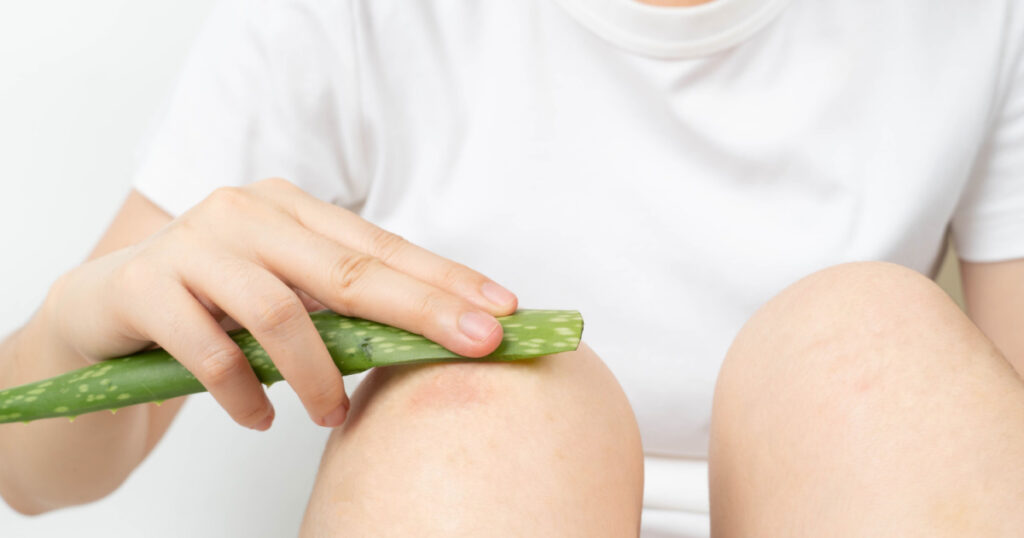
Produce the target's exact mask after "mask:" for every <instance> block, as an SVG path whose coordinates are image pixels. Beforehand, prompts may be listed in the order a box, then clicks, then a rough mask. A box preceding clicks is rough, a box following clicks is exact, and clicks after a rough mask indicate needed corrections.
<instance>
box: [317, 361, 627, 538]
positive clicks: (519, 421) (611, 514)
mask: <svg viewBox="0 0 1024 538" xmlns="http://www.w3.org/2000/svg"><path fill="white" fill-rule="evenodd" d="M352 404H353V408H352V410H353V411H352V414H351V416H350V418H349V420H348V422H347V423H346V424H345V425H344V426H343V427H341V428H339V429H337V430H336V431H335V432H334V433H333V434H332V436H331V438H330V441H329V442H328V445H327V448H326V451H325V452H324V457H323V461H322V463H321V467H320V471H319V475H318V476H317V482H316V486H315V487H314V490H313V494H312V497H311V498H310V502H309V506H308V507H307V510H306V516H305V520H304V521H303V525H302V536H304V537H307V538H310V537H315V538H320V537H334V536H384V537H386V536H445V537H449V536H588V537H590V536H615V537H621V536H631V535H633V536H635V535H636V534H637V532H638V528H639V522H640V506H641V496H642V492H643V474H642V473H643V455H642V452H641V448H640V437H639V432H638V430H637V425H636V421H635V419H634V417H633V412H632V409H631V408H630V406H629V404H628V402H627V401H626V398H625V395H624V394H623V393H622V390H621V389H620V388H619V386H618V383H617V382H616V381H615V378H614V377H613V376H612V375H611V372H609V371H608V369H607V368H606V367H605V366H604V364H603V363H602V362H601V361H600V359H599V358H598V357H597V356H596V355H595V354H594V353H593V352H592V351H590V350H589V349H587V348H586V347H584V348H582V349H581V350H580V351H577V352H573V353H566V354H561V355H558V356H554V357H550V358H543V359H539V360H536V361H533V362H532V363H527V364H472V363H461V364H454V365H453V364H447V365H428V366H418V367H393V368H388V369H378V370H377V371H374V372H373V373H371V374H370V375H369V376H368V377H367V379H366V380H365V381H364V382H363V384H362V386H360V387H359V390H358V391H357V392H356V394H355V395H354V398H353V400H352Z"/></svg>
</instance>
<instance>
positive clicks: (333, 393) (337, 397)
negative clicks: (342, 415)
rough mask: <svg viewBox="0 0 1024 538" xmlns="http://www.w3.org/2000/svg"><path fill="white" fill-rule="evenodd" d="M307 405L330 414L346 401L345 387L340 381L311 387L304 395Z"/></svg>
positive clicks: (321, 383)
mask: <svg viewBox="0 0 1024 538" xmlns="http://www.w3.org/2000/svg"><path fill="white" fill-rule="evenodd" d="M304 396H305V398H304V400H305V402H306V404H307V405H308V406H309V407H310V408H312V409H314V410H316V411H319V412H321V414H323V413H329V412H331V411H333V410H334V409H335V408H336V407H338V406H339V405H340V404H341V402H342V401H344V399H345V385H344V383H342V382H341V381H340V380H339V381H335V382H320V383H318V384H317V385H316V386H313V387H310V388H309V390H307V391H306V393H305V394H304Z"/></svg>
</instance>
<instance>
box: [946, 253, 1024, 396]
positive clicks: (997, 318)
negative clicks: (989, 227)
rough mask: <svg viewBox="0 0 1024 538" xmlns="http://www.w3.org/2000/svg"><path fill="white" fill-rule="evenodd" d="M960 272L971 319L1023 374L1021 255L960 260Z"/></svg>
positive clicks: (1023, 272)
mask: <svg viewBox="0 0 1024 538" xmlns="http://www.w3.org/2000/svg"><path fill="white" fill-rule="evenodd" d="M960 272H961V275H962V277H963V284H964V298H965V299H966V301H967V311H968V314H969V315H970V317H971V319H972V320H973V321H974V323H975V324H976V325H977V326H978V327H979V328H981V330H982V332H984V333H985V335H986V336H988V338H989V339H990V340H991V341H992V342H993V343H994V344H995V345H996V347H998V348H999V350H1000V351H1002V352H1003V355H1005V356H1006V358H1007V359H1009V361H1010V362H1011V363H1012V364H1013V367H1014V369H1016V370H1017V374H1018V375H1021V376H1024V259H1017V260H1010V261H1004V262H995V263H974V262H967V261H963V260H961V261H960Z"/></svg>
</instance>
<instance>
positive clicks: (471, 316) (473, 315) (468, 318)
mask: <svg viewBox="0 0 1024 538" xmlns="http://www.w3.org/2000/svg"><path fill="white" fill-rule="evenodd" d="M497 328H498V322H497V321H496V320H495V319H494V318H492V317H491V316H488V315H487V314H484V313H482V312H466V313H464V314H462V315H461V316H459V330H460V331H462V334H464V335H466V336H468V337H469V339H470V340H475V341H477V342H480V341H482V340H484V339H486V338H487V337H488V336H490V335H491V333H493V332H494V331H495V330H496V329H497Z"/></svg>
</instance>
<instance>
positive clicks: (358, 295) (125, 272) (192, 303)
mask: <svg viewBox="0 0 1024 538" xmlns="http://www.w3.org/2000/svg"><path fill="white" fill-rule="evenodd" d="M304 294H305V296H304ZM316 303H320V304H322V305H325V306H327V307H329V308H331V309H333V310H335V311H337V312H339V313H341V314H344V315H350V316H355V317H362V318H367V319H372V320H374V321H379V322H381V323H386V324H389V325H394V326H398V327H401V328H403V329H406V330H409V331H411V332H414V333H418V334H422V335H424V336H426V337H428V338H430V339H432V340H434V341H436V342H438V343H440V344H441V345H443V346H445V347H447V348H448V349H450V350H452V351H454V352H456V353H459V354H461V355H465V356H469V357H479V356H483V355H486V354H487V353H489V352H490V351H493V350H494V348H495V347H497V345H498V343H499V342H500V341H501V336H502V334H501V327H500V325H499V324H498V322H497V320H495V319H494V316H497V315H505V314H509V313H511V312H513V311H515V309H516V298H515V296H514V295H512V294H511V293H510V292H508V291H507V290H505V289H504V288H502V287H500V286H499V285H497V284H495V283H494V282H492V281H490V280H489V279H487V278H486V277H484V276H483V275H481V274H479V273H477V272H475V271H473V270H471V269H469V268H467V267H465V266H462V265H459V264H457V263H455V262H452V261H450V260H446V259H444V258H441V257H439V256H436V255H434V254H432V253H430V252H427V251H426V250H424V249H422V248H419V247H417V246H415V245H412V244H409V243H408V242H406V241H404V240H403V239H401V238H400V237H398V236H395V235H393V234H390V233H388V232H385V231H384V230H381V229H379V228H377V227H376V226H373V225H371V224H369V223H368V222H366V221H364V220H362V219H360V218H358V217H357V216H355V215H354V214H352V213H350V212H348V211H345V210H343V209H341V208H338V207H336V206H333V205H331V204H328V203H325V202H321V201H319V200H316V199H314V198H313V197H311V196H309V195H307V194H305V193H303V192H302V191H301V190H299V189H298V188H296V187H294V186H293V185H291V184H290V183H288V182H286V181H284V180H280V179H271V180H265V181H261V182H257V183H255V184H253V185H250V186H247V187H244V188H222V189H218V190H217V191H215V192H214V193H213V194H211V195H210V196H209V197H208V198H207V199H206V200H204V201H203V202H201V203H200V204H198V205H197V206H196V207H194V208H192V209H191V210H189V211H187V212H186V213H185V214H183V215H182V216H180V217H178V218H177V219H173V220H172V219H171V218H170V217H169V216H168V215H167V214H166V213H164V212H163V211H162V210H160V209H159V208H157V207H156V206H154V205H153V204H152V203H150V202H149V201H148V200H146V199H145V198H144V197H142V196H141V195H138V194H137V193H132V194H131V195H130V196H129V197H128V199H127V200H126V202H125V204H124V206H123V207H122V208H121V211H120V212H119V214H118V216H117V217H116V219H115V221H114V223H113V224H112V225H111V227H110V229H109V230H108V231H107V232H106V234H105V235H104V237H103V238H102V239H101V241H100V242H99V244H98V245H97V247H96V249H95V251H94V252H93V253H92V255H91V256H90V258H89V260H88V261H87V262H86V263H84V264H82V265H81V266H79V267H77V268H75V269H73V270H71V271H70V272H68V273H67V274H65V275H64V276H62V277H61V278H60V279H59V280H58V281H57V282H56V283H55V284H54V285H53V287H52V288H51V290H50V292H49V293H48V295H47V298H46V300H45V302H44V304H43V305H42V306H41V307H40V308H39V310H38V311H37V312H36V314H35V315H34V316H33V317H32V318H31V319H30V320H29V322H28V323H27V324H26V325H25V326H24V327H22V328H21V329H20V330H18V331H16V332H15V333H14V334H13V335H12V336H10V337H9V338H8V339H6V340H5V341H4V342H3V343H2V344H0V386H4V387H7V386H14V385H19V384H22V383H26V382H29V381H33V380H37V379H42V378H45V377H50V376H53V375H56V374H59V373H62V372H66V371H68V370H72V369H75V368H79V367H82V366H85V365H88V364H90V363H93V362H95V361H98V360H101V359H103V358H106V357H113V356H121V355H125V354H129V353H132V352H135V351H139V350H141V349H144V348H146V347H149V346H150V345H153V344H154V343H155V344H158V345H161V346H163V347H165V348H166V349H168V351H170V352H171V353H172V354H173V355H174V356H176V357H178V358H179V359H180V360H181V362H182V364H183V365H184V366H185V367H186V368H188V369H189V370H190V371H191V372H192V373H193V374H195V376H196V377H197V378H198V379H199V380H200V381H201V382H202V383H203V385H204V386H206V387H207V388H208V389H209V391H210V393H211V394H212V395H213V397H214V398H216V399H217V401H218V403H220V404H221V406H222V407H224V409H225V411H227V412H228V413H229V414H230V415H231V417H232V418H234V419H235V421H236V422H238V423H239V424H241V425H243V426H247V427H250V428H254V429H257V430H265V429H267V428H268V427H270V424H271V421H272V420H273V408H272V407H271V405H270V402H269V400H268V399H267V397H266V394H265V392H264V390H263V387H262V385H260V384H259V382H258V381H257V379H256V376H255V375H254V374H253V372H252V370H251V369H250V368H249V367H248V364H247V363H246V362H245V358H244V356H243V355H242V354H241V351H240V350H239V349H238V347H237V346H236V345H235V344H234V342H232V341H231V340H230V338H228V336H227V334H226V332H225V330H224V328H223V326H222V325H221V324H220V323H218V321H219V320H220V321H225V323H224V324H225V325H230V324H233V323H234V322H237V323H238V324H240V325H242V326H244V327H246V328H248V329H249V330H250V331H252V332H253V334H254V335H255V336H256V338H257V340H258V341H259V342H260V343H261V345H262V346H263V347H264V348H265V349H267V351H268V353H269V354H270V356H271V358H272V359H273V360H274V363H275V364H276V365H277V366H278V368H279V369H280V370H281V372H282V374H283V375H284V377H285V379H286V380H287V381H288V382H289V384H290V385H291V386H292V388H293V389H294V390H295V392H296V393H297V394H298V395H299V397H300V398H301V399H302V402H303V404H304V405H305V407H306V409H307V411H308V413H309V415H310V418H311V419H312V420H313V421H314V422H316V423H317V424H320V425H322V426H325V427H335V426H338V425H339V424H341V423H342V422H344V420H345V416H346V414H347V410H348V407H349V402H348V398H347V396H346V393H345V389H344V385H343V382H342V377H341V375H340V373H339V372H338V370H337V368H336V367H335V366H334V364H333V363H332V361H331V359H330V356H329V355H328V353H327V350H326V348H325V347H324V344H323V341H322V340H321V339H320V337H319V335H318V334H317V332H316V330H315V328H314V327H313V325H312V322H311V321H310V319H309V316H308V315H307V314H306V312H307V309H309V308H315V307H319V305H318V304H316ZM474 329H475V330H474ZM186 334H187V336H186ZM180 406H181V401H172V402H168V404H167V405H164V406H162V407H155V406H139V407H135V408H130V409H125V410H123V411H122V412H119V413H118V414H116V415H108V414H101V413H96V414H92V415H88V416H84V417H82V418H81V419H80V420H78V421H76V422H75V423H73V424H70V425H69V424H68V423H67V421H66V420H64V421H60V420H59V419H54V420H41V421H37V422H33V423H32V424H29V425H25V426H23V427H5V428H3V429H0V495H2V496H3V498H4V499H5V500H6V501H7V502H8V504H10V505H11V506H12V507H13V508H14V509H16V510H18V511H20V512H22V513H26V514H37V513H42V512H45V511H48V510H52V509H55V508H59V507H62V506H68V505H72V504H79V503H83V502H88V501H91V500H95V499H98V498H101V497H103V496H104V495H106V494H108V493H109V492H111V491H113V489H115V488H116V487H117V486H118V485H119V484H120V483H121V482H123V480H124V479H125V478H126V477H127V475H128V473H130V472H131V470H132V469H134V468H135V467H136V466H137V465H138V464H139V463H140V462H141V461H142V459H143V458H144V457H145V455H146V454H147V453H148V452H149V451H150V450H151V449H152V448H153V446H154V445H155V444H156V442H157V441H158V440H159V439H160V437H161V436H162V435H163V433H164V432H165V431H166V429H167V427H168V425H169V424H170V422H171V420H172V419H173V417H174V415H175V414H176V413H177V412H178V410H179V409H180ZM66 447H75V449H74V450H68V449H67V448H66Z"/></svg>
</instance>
